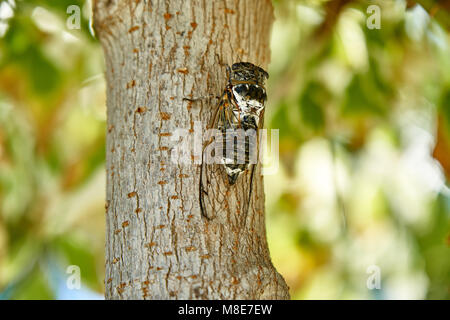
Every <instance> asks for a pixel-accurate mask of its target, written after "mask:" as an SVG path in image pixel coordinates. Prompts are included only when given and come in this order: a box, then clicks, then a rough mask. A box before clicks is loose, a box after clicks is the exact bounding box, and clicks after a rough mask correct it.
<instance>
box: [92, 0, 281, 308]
mask: <svg viewBox="0 0 450 320" xmlns="http://www.w3.org/2000/svg"><path fill="white" fill-rule="evenodd" d="M272 20H273V13H272V5H271V2H270V1H269V0H264V1H261V0H242V1H197V0H192V1H178V0H177V1H176V0H172V1H170V0H167V1H163V0H153V1H149V0H141V1H139V0H120V1H119V0H96V1H94V25H95V30H96V34H97V36H98V38H99V39H100V42H101V44H102V47H103V49H104V55H105V61H106V80H107V128H108V129H107V130H108V133H107V161H106V165H107V191H106V199H107V200H106V208H107V209H106V228H107V230H106V234H107V236H106V276H105V286H106V288H105V291H106V298H107V299H287V298H289V294H288V288H287V286H286V283H285V282H284V279H283V278H282V277H281V276H280V275H279V274H278V272H277V271H276V270H275V268H274V267H273V265H272V263H271V261H270V256H269V252H268V247H267V242H266V235H265V224H264V191H263V179H262V176H261V174H260V167H259V165H258V166H257V169H256V171H255V178H254V181H253V192H252V197H251V201H250V209H249V210H248V214H247V215H246V217H245V219H244V218H242V215H243V212H242V210H240V209H241V208H242V206H243V204H242V203H241V201H240V200H241V199H242V196H241V194H242V193H243V192H245V191H246V190H247V189H248V188H249V186H248V179H246V178H243V179H242V181H241V182H238V183H236V185H233V186H228V185H227V184H226V183H225V182H226V177H223V176H222V177H221V176H220V175H217V176H214V177H215V178H214V179H219V178H220V179H223V182H220V183H219V182H217V190H215V194H216V195H217V201H218V202H221V204H224V203H225V205H224V206H221V207H223V208H224V209H223V210H221V211H220V212H215V217H213V218H212V219H208V218H206V217H205V216H204V215H202V214H201V209H200V203H199V187H198V186H199V179H200V167H201V166H200V165H199V164H195V163H191V164H183V163H174V162H172V160H171V154H172V151H173V150H174V148H175V146H176V145H177V141H173V140H174V139H173V138H174V133H175V130H176V129H177V128H184V129H187V130H188V132H190V133H192V132H193V131H194V129H195V122H196V121H201V126H202V129H203V130H200V131H201V132H200V134H201V133H202V132H204V129H205V128H206V127H207V125H208V121H209V120H210V119H211V116H212V114H213V112H214V107H215V104H216V103H217V100H215V99H214V98H208V99H200V100H198V101H194V102H192V101H186V100H184V98H197V97H210V96H218V95H220V94H221V92H222V90H223V88H224V86H225V85H226V83H227V75H226V69H225V67H223V63H226V64H231V63H233V62H237V61H240V60H242V61H249V62H252V63H254V64H255V65H259V66H261V67H263V68H265V69H266V68H267V64H268V62H269V36H270V29H271V25H272ZM197 131H198V130H197ZM246 177H248V175H247V174H246ZM242 222H243V223H242Z"/></svg>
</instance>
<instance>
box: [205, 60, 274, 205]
mask: <svg viewBox="0 0 450 320" xmlns="http://www.w3.org/2000/svg"><path fill="white" fill-rule="evenodd" d="M227 73H228V83H227V85H226V87H225V89H224V91H223V94H222V96H221V97H220V99H219V102H218V104H217V108H216V111H215V113H214V116H213V119H212V122H211V124H210V128H214V129H217V130H219V132H220V135H221V136H222V144H223V148H222V153H221V155H220V158H221V164H222V165H223V167H224V169H225V172H226V175H227V178H228V179H227V180H228V185H229V186H232V185H234V184H235V183H236V182H237V181H238V179H239V177H240V176H241V175H243V174H244V173H246V172H249V171H250V175H251V176H250V187H249V188H250V189H249V195H248V199H247V200H248V201H249V200H250V195H251V187H252V180H253V174H254V169H255V164H256V161H254V160H255V159H256V157H257V154H258V130H259V129H260V128H261V127H262V123H263V118H264V109H265V103H266V100H267V95H266V89H265V87H264V82H265V80H266V79H267V78H268V77H269V75H268V73H267V72H266V71H264V70H263V69H262V68H260V67H258V66H255V65H254V64H252V63H250V62H238V63H234V64H233V65H232V66H231V68H230V67H227ZM236 132H239V134H242V132H246V133H247V132H250V134H249V135H248V136H246V137H245V136H244V137H243V140H239V139H241V138H242V136H239V134H238V135H236V134H235V133H236ZM239 141H240V142H242V143H240V142H239ZM205 166H206V164H205V163H204V162H203V163H202V173H203V174H202V175H201V179H200V198H201V199H200V203H201V205H202V207H204V196H205V195H208V191H207V189H208V184H209V182H208V181H207V177H205V174H204V173H205V168H206V167H205ZM250 167H251V170H250ZM247 209H248V208H247Z"/></svg>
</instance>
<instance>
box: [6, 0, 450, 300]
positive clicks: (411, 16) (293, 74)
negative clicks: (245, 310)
mask: <svg viewBox="0 0 450 320" xmlns="http://www.w3.org/2000/svg"><path fill="white" fill-rule="evenodd" d="M70 5H78V6H79V7H80V8H81V14H82V19H81V28H80V29H79V30H71V29H68V28H67V25H66V21H67V18H68V17H69V16H70V14H68V13H67V8H68V7H69V6H70ZM370 5H377V6H378V8H379V9H380V11H379V12H380V15H381V20H380V28H379V29H370V28H369V27H368V24H367V23H368V19H369V20H370V19H374V16H373V14H374V13H375V14H376V12H375V11H373V10H368V8H369V6H370ZM274 7H275V17H276V21H275V24H274V27H273V34H272V42H271V46H272V62H271V65H270V67H269V74H270V79H269V84H268V91H269V102H268V107H267V110H266V123H267V124H268V127H270V128H273V129H280V132H279V134H280V143H279V154H280V164H279V170H278V172H277V173H276V174H274V175H267V176H265V180H266V183H265V187H266V210H267V211H266V213H267V234H268V241H269V246H270V251H271V255H272V258H273V262H274V264H275V266H276V267H277V269H278V270H279V271H280V272H281V274H282V275H283V276H284V277H285V279H286V281H287V282H288V285H289V287H290V291H291V295H292V298H293V299H449V298H450V190H449V188H448V179H449V177H450V47H449V45H450V41H449V40H450V33H449V31H450V14H449V12H450V1H439V2H435V1H418V2H415V1H404V0H385V1H382V0H379V1H351V0H335V1H320V0H310V1H308V0H302V1H300V0H277V1H274ZM90 17H91V13H90V2H89V1H86V2H85V1H81V0H58V1H51V0H27V1H19V0H4V1H1V2H0V299H77V298H86V299H101V298H102V292H103V277H104V197H105V194H104V189H105V168H104V161H105V160H104V159H105V83H104V77H103V70H104V66H103V57H102V52H101V48H100V45H99V43H98V41H97V40H96V39H95V37H94V36H93V31H92V26H91V18H90ZM370 21H373V20H370ZM69 265H77V266H79V267H80V270H81V278H82V288H81V290H68V289H67V286H66V279H67V276H68V274H67V273H66V270H67V267H68V266H69ZM374 267H375V268H379V270H380V272H381V287H380V289H369V288H368V286H367V281H368V279H369V277H370V276H371V275H372V270H373V269H371V268H374Z"/></svg>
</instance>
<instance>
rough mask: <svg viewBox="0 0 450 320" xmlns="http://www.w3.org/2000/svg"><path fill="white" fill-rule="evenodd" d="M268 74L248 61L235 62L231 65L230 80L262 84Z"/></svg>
mask: <svg viewBox="0 0 450 320" xmlns="http://www.w3.org/2000/svg"><path fill="white" fill-rule="evenodd" d="M267 78H269V74H268V73H267V72H266V71H265V70H264V69H262V68H260V67H258V66H255V65H254V64H253V63H250V62H237V63H234V64H233V65H232V66H231V74H230V80H231V82H232V83H233V82H234V81H239V82H248V83H254V84H258V85H260V86H262V87H263V86H264V82H265V81H266V79H267Z"/></svg>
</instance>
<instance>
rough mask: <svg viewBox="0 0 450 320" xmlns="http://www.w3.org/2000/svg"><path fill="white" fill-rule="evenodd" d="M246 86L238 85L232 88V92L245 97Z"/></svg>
mask: <svg viewBox="0 0 450 320" xmlns="http://www.w3.org/2000/svg"><path fill="white" fill-rule="evenodd" d="M248 90H249V89H248V85H247V84H239V85H237V86H235V87H234V91H235V92H236V93H237V94H238V95H240V96H243V97H245V96H246V95H247V92H248Z"/></svg>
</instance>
